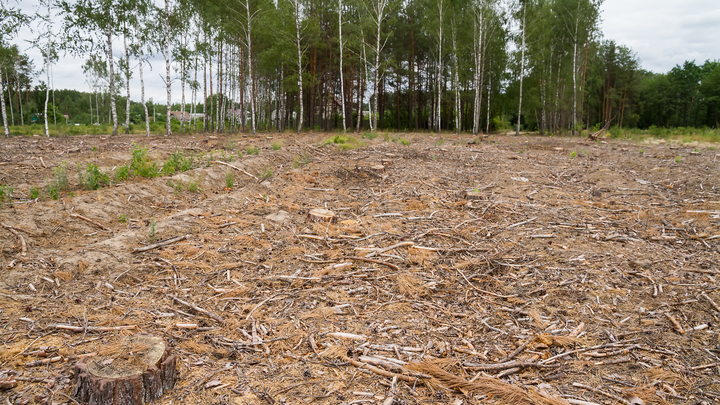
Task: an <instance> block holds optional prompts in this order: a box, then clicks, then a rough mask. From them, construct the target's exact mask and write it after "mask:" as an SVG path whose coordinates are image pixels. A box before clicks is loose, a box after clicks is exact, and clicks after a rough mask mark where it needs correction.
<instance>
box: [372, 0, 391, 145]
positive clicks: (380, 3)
mask: <svg viewBox="0 0 720 405" xmlns="http://www.w3.org/2000/svg"><path fill="white" fill-rule="evenodd" d="M386 6H387V0H377V36H376V39H377V41H376V42H375V88H374V89H373V94H374V95H375V99H374V100H373V103H374V104H375V106H374V108H373V114H372V118H373V127H372V131H373V132H375V130H376V129H377V120H378V115H377V112H378V102H379V100H378V98H379V91H378V90H379V89H378V85H379V84H380V49H381V46H380V33H381V28H382V21H383V19H384V15H385V7H386Z"/></svg>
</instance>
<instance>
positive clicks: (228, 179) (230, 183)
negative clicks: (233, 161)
mask: <svg viewBox="0 0 720 405" xmlns="http://www.w3.org/2000/svg"><path fill="white" fill-rule="evenodd" d="M234 186H235V173H234V172H233V171H231V170H228V171H227V172H225V188H227V189H231V188H233V187H234Z"/></svg>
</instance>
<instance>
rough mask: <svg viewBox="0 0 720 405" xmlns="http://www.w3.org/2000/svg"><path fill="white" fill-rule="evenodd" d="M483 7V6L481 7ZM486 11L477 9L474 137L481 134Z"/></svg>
mask: <svg viewBox="0 0 720 405" xmlns="http://www.w3.org/2000/svg"><path fill="white" fill-rule="evenodd" d="M481 7H482V6H481ZM484 12H485V11H484V10H483V9H482V8H480V9H477V8H476V9H475V18H476V19H475V27H476V35H475V38H476V39H475V41H476V42H475V77H474V79H475V83H474V84H475V105H474V108H473V135H477V134H478V133H480V111H481V106H482V86H481V84H480V82H481V80H482V79H481V76H483V74H484V71H483V66H485V60H484V52H483V50H484V47H483V43H484V42H485V27H484V24H485V18H484V16H485V13H484Z"/></svg>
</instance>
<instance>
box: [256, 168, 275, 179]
mask: <svg viewBox="0 0 720 405" xmlns="http://www.w3.org/2000/svg"><path fill="white" fill-rule="evenodd" d="M272 175H273V171H272V169H271V168H269V167H266V168H264V169H263V171H261V172H260V175H259V177H260V181H262V180H266V179H269V178H270V177H272Z"/></svg>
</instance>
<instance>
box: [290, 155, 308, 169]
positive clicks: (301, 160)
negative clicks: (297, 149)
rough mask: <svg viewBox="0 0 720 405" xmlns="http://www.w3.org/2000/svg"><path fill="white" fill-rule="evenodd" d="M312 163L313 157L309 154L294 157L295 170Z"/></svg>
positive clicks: (293, 165)
mask: <svg viewBox="0 0 720 405" xmlns="http://www.w3.org/2000/svg"><path fill="white" fill-rule="evenodd" d="M310 162H312V156H310V154H308V153H304V152H303V154H302V155H298V156H295V157H293V164H292V167H293V169H297V168H299V167H303V166H305V165H307V164H308V163H310Z"/></svg>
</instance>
